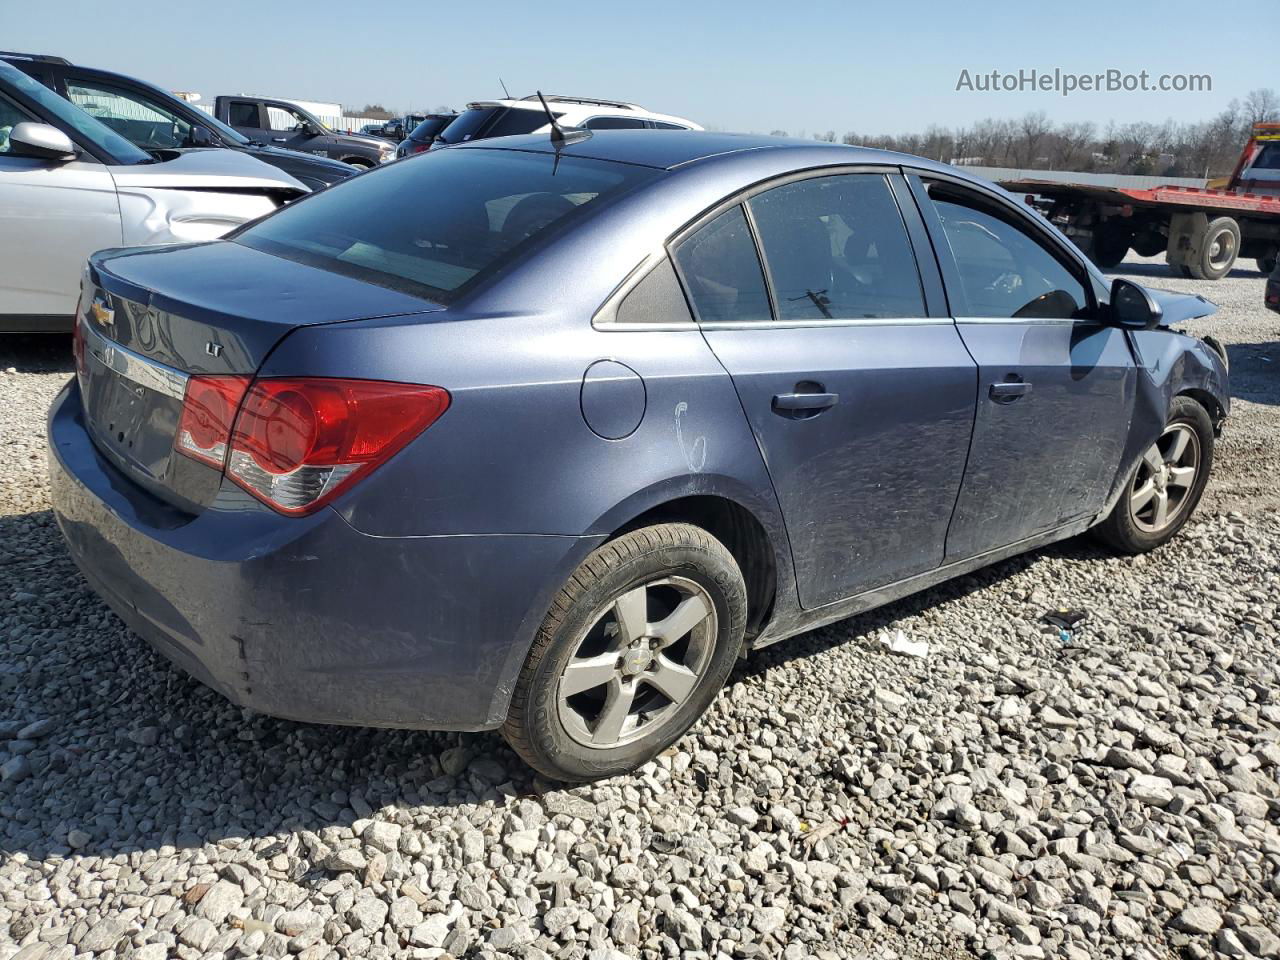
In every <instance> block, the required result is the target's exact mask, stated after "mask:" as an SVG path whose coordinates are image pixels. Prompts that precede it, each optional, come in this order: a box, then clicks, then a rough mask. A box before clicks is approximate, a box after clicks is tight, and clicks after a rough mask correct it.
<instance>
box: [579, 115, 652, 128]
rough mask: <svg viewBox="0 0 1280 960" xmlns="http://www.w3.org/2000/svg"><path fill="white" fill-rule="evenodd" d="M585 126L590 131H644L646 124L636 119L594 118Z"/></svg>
mask: <svg viewBox="0 0 1280 960" xmlns="http://www.w3.org/2000/svg"><path fill="white" fill-rule="evenodd" d="M583 126H584V127H586V128H587V129H588V130H643V129H644V127H645V122H644V121H643V120H638V119H637V118H635V117H592V118H591V119H590V120H588V121H587V122H586V123H584V124H583Z"/></svg>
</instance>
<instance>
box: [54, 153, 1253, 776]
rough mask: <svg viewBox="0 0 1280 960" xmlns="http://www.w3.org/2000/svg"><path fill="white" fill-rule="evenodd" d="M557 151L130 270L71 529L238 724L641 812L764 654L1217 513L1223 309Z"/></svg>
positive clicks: (116, 310)
mask: <svg viewBox="0 0 1280 960" xmlns="http://www.w3.org/2000/svg"><path fill="white" fill-rule="evenodd" d="M554 133H556V136H555V137H554V138H553V137H548V136H545V135H537V136H529V137H519V138H508V139H503V140H490V141H484V142H481V143H476V144H474V145H464V146H459V147H449V148H445V149H440V150H432V151H430V152H429V153H426V154H423V155H421V156H418V157H413V158H410V159H408V160H405V161H404V162H402V163H396V164H393V165H389V166H387V167H385V168H383V169H379V170H376V171H373V172H371V173H369V174H366V175H364V176H361V177H358V178H355V179H352V180H350V181H347V182H345V183H342V184H339V185H337V186H336V187H334V188H332V189H330V190H327V191H324V192H322V193H318V194H315V195H312V196H310V197H307V198H304V199H303V200H301V201H299V202H296V203H294V204H292V205H290V206H288V207H286V208H284V209H282V210H280V211H279V212H277V213H275V214H273V215H271V216H269V217H267V218H265V219H262V220H259V221H257V222H256V223H253V224H251V225H248V226H247V227H245V228H242V229H240V230H239V231H237V232H235V233H233V234H231V235H230V236H229V238H228V239H224V240H221V241H214V242H207V243H196V244H188V245H184V246H178V247H171V248H165V249H157V248H153V249H123V250H114V251H108V252H104V253H100V254H98V255H96V256H95V257H93V258H92V260H91V261H90V263H89V265H88V267H87V269H86V272H85V275H84V280H83V288H82V295H81V300H80V306H79V320H78V324H77V328H76V333H77V336H76V360H77V373H76V376H75V378H74V379H73V380H72V381H71V382H70V383H68V385H67V387H66V388H65V389H64V390H63V391H62V393H61V394H60V395H59V397H58V398H57V401H56V403H55V405H54V407H53V409H52V412H51V414H50V420H49V444H50V450H51V457H50V462H51V470H52V479H53V495H54V504H55V510H56V514H57V519H58V523H59V525H60V526H61V529H62V532H63V534H64V536H65V538H66V541H67V544H68V546H69V548H70V550H71V552H72V554H73V555H74V557H75V559H76V561H77V563H78V564H79V566H80V568H81V569H82V570H83V572H84V575H85V576H86V578H87V579H88V580H89V582H90V583H91V584H92V585H93V587H94V588H95V589H96V590H97V591H98V593H99V594H100V595H101V596H102V597H103V598H104V599H105V600H106V601H107V602H108V603H109V604H110V605H111V606H112V607H113V608H114V609H115V610H116V611H117V612H118V613H119V615H120V616H121V617H122V618H123V619H124V620H125V621H126V622H127V623H128V624H129V625H130V626H131V627H132V628H134V629H135V630H136V631H137V632H138V633H139V634H141V635H142V636H144V637H146V638H147V639H148V640H149V641H150V642H151V643H152V644H154V645H155V646H156V647H157V648H158V649H159V650H161V651H162V652H164V653H165V654H166V655H167V656H169V657H170V658H172V659H173V660H174V661H176V662H177V663H178V664H180V665H181V666H183V667H184V668H185V669H187V670H188V671H190V672H191V673H192V674H194V675H195V676H197V677H199V678H200V679H202V680H203V681H204V682H205V683H207V684H209V685H210V686H212V687H214V688H215V689H217V690H219V691H220V692H221V693H223V694H224V695H225V696H227V697H228V698H230V699H231V700H234V701H235V702H236V703H239V704H243V705H245V706H248V707H252V708H255V709H257V710H261V711H265V712H267V713H271V714H276V715H280V716H285V717H292V718H298V719H303V720H310V721H320V722H332V723H346V724H369V725H380V726H399V727H421V728H444V729H460V730H483V729H501V730H502V732H503V733H504V734H505V736H506V737H507V739H508V740H509V741H510V743H511V744H512V746H513V747H514V748H515V750H516V751H518V752H519V754H520V755H521V756H522V757H524V758H525V760H527V761H528V762H529V763H530V764H531V765H532V766H534V767H536V768H537V769H538V770H540V771H542V772H543V773H545V774H548V775H550V776H553V777H557V778H561V779H564V780H587V779H592V778H596V777H601V776H607V775H611V774H616V773H620V772H624V771H627V770H630V769H633V768H634V767H636V766H637V765H639V764H641V763H643V762H644V761H646V760H647V759H649V758H651V757H652V756H654V755H655V754H656V753H658V752H659V751H660V750H662V749H664V748H665V747H666V746H667V745H669V744H670V743H672V741H674V740H675V739H676V738H677V737H679V736H680V735H681V734H682V733H683V732H684V731H685V730H686V729H687V728H689V727H690V725H691V724H693V723H694V722H695V721H696V720H697V718H698V716H699V715H700V714H701V713H702V711H703V710H704V709H706V707H707V705H708V704H709V703H710V702H711V700H712V699H713V698H714V697H715V696H716V694H717V691H718V690H719V688H720V687H721V685H722V684H723V682H724V680H725V678H726V677H727V676H728V674H729V672H730V669H731V668H732V666H733V664H734V662H735V660H736V659H737V658H738V657H740V656H742V655H744V654H745V653H746V652H747V651H749V650H752V649H756V648H759V647H762V646H765V645H767V644H770V643H773V642H775V641H779V640H783V639H785V638H787V637H789V636H792V635H794V634H796V633H799V632H801V631H804V630H807V629H811V628H813V627H817V626H820V625H823V624H826V623H830V622H832V621H835V620H837V619H839V618H842V617H847V616H849V615H851V614H853V613H856V612H859V611H862V610H865V609H867V608H870V607H873V606H876V605H879V604H883V603H886V602H888V601H890V600H893V599H895V598H897V597H900V596H903V595H905V594H908V593H911V592H913V591H917V590H920V589H923V588H925V587H928V586H930V585H931V584H934V583H937V582H939V581H941V580H943V579H946V578H948V577H954V576H957V575H960V574H963V573H965V572H967V571H970V570H973V569H975V568H977V567H980V566H982V565H985V564H989V563H992V562H993V561H996V560H999V559H1001V558H1004V557H1008V556H1010V555H1012V554H1015V553H1018V552H1021V551H1025V550H1029V549H1033V548H1035V547H1038V546H1041V545H1043V544H1047V543H1050V542H1052V541H1056V540H1061V539H1063V538H1066V537H1070V536H1074V535H1076V534H1080V533H1083V532H1084V531H1086V530H1089V529H1091V528H1093V529H1094V530H1096V531H1097V533H1098V534H1100V535H1101V536H1102V537H1103V538H1104V539H1105V540H1106V541H1107V542H1109V543H1110V544H1112V545H1113V546H1114V547H1115V548H1117V549H1118V550H1120V551H1124V552H1131V553H1136V552H1140V551H1146V550H1151V549H1153V548H1155V547H1157V546H1159V545H1160V544H1162V543H1164V542H1165V541H1166V540H1168V539H1169V538H1170V537H1172V536H1173V535H1174V534H1175V533H1176V532H1177V530H1178V529H1179V527H1181V526H1182V525H1183V524H1184V523H1185V522H1186V520H1187V518H1188V516H1189V515H1190V514H1191V512H1192V510H1193V509H1194V508H1195V506H1196V503H1197V500H1198V499H1199V498H1200V495H1201V491H1202V490H1203V488H1204V485H1205V482H1206V480H1207V478H1208V476H1209V470H1210V466H1211V464H1212V460H1213V451H1214V439H1215V435H1216V434H1217V432H1218V431H1219V430H1220V428H1221V427H1222V424H1223V421H1224V419H1225V418H1226V416H1227V412H1228V399H1227V384H1226V377H1227V373H1226V365H1225V361H1224V358H1223V356H1222V355H1221V353H1220V351H1219V349H1218V348H1217V347H1216V346H1215V345H1214V344H1213V342H1212V341H1204V340H1201V339H1198V338H1197V337H1195V336H1194V335H1192V334H1190V333H1186V332H1180V331H1179V329H1178V328H1180V327H1182V326H1183V325H1185V324H1188V323H1190V322H1192V321H1193V320H1194V319H1195V318H1197V317H1201V316H1204V315H1206V314H1208V313H1211V312H1212V311H1213V309H1214V308H1213V307H1212V305H1210V304H1208V303H1206V302H1205V301H1203V300H1201V299H1200V298H1198V297H1188V296H1180V295H1175V294H1167V293H1162V292H1159V291H1154V290H1148V289H1145V288H1143V287H1140V286H1137V285H1135V284H1133V283H1130V282H1129V281H1127V280H1123V279H1118V280H1116V281H1115V282H1114V284H1111V285H1108V284H1107V283H1106V282H1105V281H1104V279H1103V277H1102V276H1101V274H1100V273H1099V272H1098V271H1097V270H1096V269H1095V268H1094V267H1093V266H1092V265H1091V264H1090V263H1089V262H1088V261H1087V260H1086V259H1085V258H1084V257H1082V256H1081V254H1080V253H1079V251H1078V250H1077V249H1076V248H1075V247H1074V246H1072V245H1071V243H1070V242H1068V241H1067V240H1066V239H1065V238H1064V237H1063V236H1062V235H1061V234H1059V233H1058V232H1057V231H1056V230H1055V229H1054V228H1053V227H1052V226H1050V225H1049V224H1048V223H1046V222H1045V221H1044V220H1043V219H1041V218H1040V217H1039V216H1038V215H1036V214H1035V213H1034V212H1033V211H1031V210H1029V209H1028V208H1027V207H1026V206H1024V205H1022V204H1020V203H1017V202H1015V201H1014V200H1013V199H1012V198H1011V197H1009V196H1008V195H1006V194H1004V193H1003V192H1001V191H999V190H998V189H996V188H994V187H992V186H991V185H989V184H987V183H984V182H981V181H978V180H976V179H974V178H971V177H968V176H966V175H964V174H963V173H962V172H960V171H958V170H956V169H954V168H951V167H946V166H942V165H938V164H934V163H931V162H929V161H925V160H920V159H917V158H914V157H908V156H903V155H897V154H889V153H883V152H878V151H872V150H866V149H860V148H855V147H847V146H839V145H831V144H816V143H809V142H799V141H787V140H778V139H770V138H764V137H747V136H731V135H724V134H712V133H697V132H679V133H674V132H672V133H668V132H663V131H645V132H639V133H637V132H614V131H609V132H597V133H595V134H594V135H586V134H581V133H579V134H575V135H571V136H564V135H560V132H559V131H554Z"/></svg>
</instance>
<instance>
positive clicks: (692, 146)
mask: <svg viewBox="0 0 1280 960" xmlns="http://www.w3.org/2000/svg"><path fill="white" fill-rule="evenodd" d="M448 149H458V150H470V149H481V150H482V149H490V150H503V149H505V150H528V151H537V152H540V153H553V152H555V151H556V147H555V145H554V144H553V143H552V142H551V138H550V137H549V136H548V135H547V134H545V133H534V134H527V135H525V136H519V137H500V138H497V139H492V140H475V141H470V142H468V143H463V144H458V145H457V146H455V147H449V148H448ZM782 150H786V151H794V152H795V153H796V157H795V159H796V162H797V164H800V165H803V164H806V163H811V162H812V163H816V164H818V165H824V164H883V165H890V166H899V165H909V166H913V167H923V168H926V169H936V170H939V171H945V172H947V173H949V174H951V175H952V176H961V177H965V179H974V178H971V177H967V176H966V175H965V174H964V172H963V171H961V170H959V169H957V168H956V167H952V166H948V165H945V164H940V163H937V162H935V161H932V160H926V159H924V158H922V157H915V156H911V155H910V154H905V153H895V152H893V151H891V150H874V149H871V148H870V147H857V146H849V145H847V144H842V143H827V142H825V141H821V140H800V139H797V138H793V137H771V136H766V135H764V134H757V133H718V132H712V131H703V130H643V131H640V130H596V131H593V132H592V134H591V136H590V137H588V138H586V139H584V140H578V141H576V142H573V143H569V144H565V145H564V146H562V147H560V148H559V152H560V153H561V154H562V155H564V156H577V157H584V158H588V159H593V160H612V161H616V162H619V163H633V164H638V165H640V166H645V167H656V168H658V169H660V170H673V169H675V168H676V167H681V166H684V165H686V164H691V163H699V162H704V161H709V160H712V159H713V158H719V157H728V156H733V155H738V154H743V153H747V152H751V151H782ZM802 153H804V154H807V156H801V154H802ZM975 182H983V181H975Z"/></svg>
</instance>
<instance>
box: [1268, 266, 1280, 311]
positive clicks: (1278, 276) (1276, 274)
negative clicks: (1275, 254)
mask: <svg viewBox="0 0 1280 960" xmlns="http://www.w3.org/2000/svg"><path fill="white" fill-rule="evenodd" d="M1264 302H1265V303H1266V305H1267V309H1268V310H1274V311H1275V312H1276V313H1280V263H1277V264H1276V268H1275V269H1274V270H1272V271H1271V276H1270V277H1269V278H1268V279H1267V293H1266V296H1265V298H1264Z"/></svg>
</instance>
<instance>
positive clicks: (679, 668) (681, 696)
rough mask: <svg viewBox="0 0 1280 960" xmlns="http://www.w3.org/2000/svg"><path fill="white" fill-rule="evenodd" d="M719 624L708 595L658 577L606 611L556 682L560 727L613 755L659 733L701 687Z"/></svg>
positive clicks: (688, 584) (677, 580)
mask: <svg viewBox="0 0 1280 960" xmlns="http://www.w3.org/2000/svg"><path fill="white" fill-rule="evenodd" d="M717 634H718V620H717V616H716V608H715V604H714V603H713V602H712V600H711V595H710V594H709V593H708V592H707V591H706V590H705V589H704V588H703V587H702V586H700V585H699V584H697V583H695V582H694V581H693V580H689V579H687V578H685V577H663V578H661V579H658V580H653V581H651V582H649V583H646V584H643V585H641V586H638V587H633V588H631V589H630V590H628V591H627V592H626V593H623V594H621V595H620V596H619V597H617V598H616V599H615V600H614V601H613V602H612V603H610V604H608V605H607V606H606V607H604V608H603V609H602V610H601V611H600V613H599V614H598V615H597V616H596V618H595V620H594V621H593V622H592V624H591V626H590V627H588V628H587V630H586V631H585V632H584V633H583V634H582V636H581V637H580V638H579V640H578V642H577V644H576V645H575V647H574V653H573V656H572V657H571V658H570V660H569V662H568V663H567V664H566V665H565V667H564V669H563V671H562V672H561V675H560V680H559V689H558V695H557V698H556V702H557V709H558V711H559V716H560V722H561V723H562V724H563V726H564V729H565V730H566V731H567V732H568V734H569V736H570V737H572V738H573V739H574V740H576V741H577V742H578V743H581V744H583V745H584V746H588V747H594V748H596V749H610V748H613V747H617V746H620V745H622V744H624V743H629V742H631V741H633V740H636V739H638V738H640V737H643V736H645V735H647V734H649V733H653V732H656V731H657V730H658V728H659V727H661V726H662V725H663V724H664V723H665V722H666V721H667V720H669V719H670V718H671V717H672V715H673V714H675V713H676V712H677V711H678V710H679V709H680V706H681V705H682V704H684V703H685V702H686V701H687V700H688V699H689V697H690V696H692V695H693V692H694V691H695V690H696V689H697V688H698V685H699V682H700V681H701V680H702V677H703V675H704V674H705V672H706V669H707V666H708V665H709V664H710V662H711V655H712V652H713V651H714V648H715V643H716V637H717Z"/></svg>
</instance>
